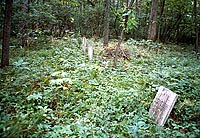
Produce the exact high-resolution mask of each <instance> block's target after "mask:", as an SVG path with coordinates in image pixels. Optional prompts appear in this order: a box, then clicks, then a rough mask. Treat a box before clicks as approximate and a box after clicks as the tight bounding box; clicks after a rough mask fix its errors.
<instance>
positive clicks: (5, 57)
mask: <svg viewBox="0 0 200 138" xmlns="http://www.w3.org/2000/svg"><path fill="white" fill-rule="evenodd" d="M12 3H13V0H6V8H5V13H4V15H5V16H4V27H3V41H2V58H1V67H2V68H3V67H5V66H8V65H9V40H10V28H11V12H12Z"/></svg>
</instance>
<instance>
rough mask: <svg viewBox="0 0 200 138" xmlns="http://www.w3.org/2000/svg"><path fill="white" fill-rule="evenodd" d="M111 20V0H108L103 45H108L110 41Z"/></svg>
mask: <svg viewBox="0 0 200 138" xmlns="http://www.w3.org/2000/svg"><path fill="white" fill-rule="evenodd" d="M109 22H110V0H106V10H105V19H104V32H103V45H104V46H108V42H109V32H110V31H109Z"/></svg>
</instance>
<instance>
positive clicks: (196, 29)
mask: <svg viewBox="0 0 200 138" xmlns="http://www.w3.org/2000/svg"><path fill="white" fill-rule="evenodd" d="M194 23H195V32H196V41H195V46H194V50H195V52H196V53H198V51H199V50H198V45H199V28H198V23H197V0H194Z"/></svg>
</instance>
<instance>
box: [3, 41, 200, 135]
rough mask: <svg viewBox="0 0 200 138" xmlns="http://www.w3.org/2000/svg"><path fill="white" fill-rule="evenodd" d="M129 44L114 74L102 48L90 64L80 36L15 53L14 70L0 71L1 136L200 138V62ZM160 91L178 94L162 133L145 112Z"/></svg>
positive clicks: (163, 48)
mask: <svg viewBox="0 0 200 138" xmlns="http://www.w3.org/2000/svg"><path fill="white" fill-rule="evenodd" d="M132 41H133V40H129V41H127V42H126V43H125V44H124V47H125V48H126V49H129V51H130V60H119V65H118V68H116V69H113V68H112V67H111V66H109V65H108V66H106V65H105V64H104V62H105V61H104V60H109V62H108V64H112V60H110V59H103V55H101V53H99V49H101V47H99V46H100V44H98V42H96V44H95V47H94V50H95V54H94V60H93V61H88V58H87V56H86V55H84V54H83V53H82V51H81V48H80V42H79V39H75V38H68V39H64V40H56V45H49V46H43V47H39V48H38V47H36V48H35V49H33V48H30V49H28V48H27V49H20V48H16V49H11V53H13V54H11V55H12V57H11V64H12V66H10V67H7V68H4V69H1V70H0V75H1V77H0V82H1V85H0V90H1V91H0V99H1V102H0V111H1V120H0V124H1V125H0V130H1V134H0V135H1V137H172V136H173V137H178V136H179V137H195V136H196V137H198V134H199V133H200V132H199V125H198V119H199V107H200V102H199V101H200V100H199V97H200V96H199V90H200V80H199V78H200V66H199V61H198V60H197V59H196V58H195V56H194V55H193V54H192V53H186V52H184V53H180V52H182V51H173V48H172V49H170V48H169V47H168V46H164V45H162V46H161V47H158V48H159V51H160V52H159V53H156V52H155V51H154V50H149V48H148V47H143V46H142V47H141V46H140V45H136V44H135V43H136V41H133V42H132ZM145 43H149V42H145ZM151 43H152V42H151ZM147 45H148V44H147ZM152 45H153V44H152ZM166 47H167V48H166ZM161 85H163V86H166V87H168V88H169V89H171V90H172V91H174V92H175V93H177V94H178V95H179V98H178V101H177V103H176V105H175V107H174V109H173V111H172V113H171V115H170V117H169V119H168V120H167V123H166V125H165V127H163V128H161V127H158V126H156V125H155V123H154V120H153V119H152V117H151V116H150V115H149V114H148V109H149V107H150V104H151V102H152V101H153V98H154V96H155V94H156V92H157V90H158V88H159V86H161Z"/></svg>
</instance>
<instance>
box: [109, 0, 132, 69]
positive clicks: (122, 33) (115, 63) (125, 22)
mask: <svg viewBox="0 0 200 138" xmlns="http://www.w3.org/2000/svg"><path fill="white" fill-rule="evenodd" d="M133 2H134V0H132V1H131V2H130V4H129V0H127V1H126V7H127V8H126V13H127V12H128V9H130V8H131V7H132V6H133ZM127 21H128V15H127V16H125V21H124V27H123V28H122V30H121V34H120V38H119V42H118V44H117V46H116V49H115V57H114V60H113V67H116V66H117V58H118V53H119V50H120V45H121V43H122V42H123V40H124V31H125V30H126V27H127Z"/></svg>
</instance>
